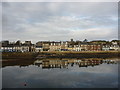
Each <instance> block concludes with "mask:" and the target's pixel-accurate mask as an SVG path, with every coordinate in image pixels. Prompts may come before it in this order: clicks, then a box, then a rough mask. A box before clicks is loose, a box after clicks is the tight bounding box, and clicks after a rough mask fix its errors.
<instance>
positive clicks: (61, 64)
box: [34, 60, 116, 69]
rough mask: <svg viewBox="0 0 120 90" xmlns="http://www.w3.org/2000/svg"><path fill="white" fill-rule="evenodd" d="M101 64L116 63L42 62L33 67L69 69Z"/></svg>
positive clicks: (102, 61) (80, 61) (88, 61)
mask: <svg viewBox="0 0 120 90" xmlns="http://www.w3.org/2000/svg"><path fill="white" fill-rule="evenodd" d="M102 63H109V64H110V63H112V64H115V63H116V61H109V60H106V61H105V60H42V61H40V62H39V61H37V62H36V63H34V65H37V66H38V67H42V68H43V69H45V68H48V69H49V68H68V65H69V64H70V66H71V67H73V66H74V65H78V66H79V67H88V66H92V67H94V66H97V65H100V64H102Z"/></svg>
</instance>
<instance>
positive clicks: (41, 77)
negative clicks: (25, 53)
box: [3, 64, 118, 88]
mask: <svg viewBox="0 0 120 90" xmlns="http://www.w3.org/2000/svg"><path fill="white" fill-rule="evenodd" d="M24 82H26V83H27V86H24ZM12 87H14V88H18V87H19V88H22V87H23V88H25V87H30V88H41V87H45V88H47V87H48V88H78V87H79V88H96V87H103V88H105V87H106V88H115V87H118V65H117V64H100V65H98V66H94V67H92V66H89V67H87V68H86V67H80V68H79V66H77V65H76V64H74V66H73V67H71V65H69V66H68V69H67V68H62V69H60V68H53V69H42V68H41V67H37V66H34V65H30V66H28V67H22V68H20V67H18V66H8V67H5V68H3V88H12Z"/></svg>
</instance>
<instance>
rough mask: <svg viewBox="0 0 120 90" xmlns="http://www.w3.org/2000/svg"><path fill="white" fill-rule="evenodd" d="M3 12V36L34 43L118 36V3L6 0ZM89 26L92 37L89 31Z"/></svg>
mask: <svg viewBox="0 0 120 90" xmlns="http://www.w3.org/2000/svg"><path fill="white" fill-rule="evenodd" d="M2 15H3V22H2V23H3V39H9V40H16V39H21V40H26V39H30V40H33V41H34V42H35V41H37V40H66V39H67V40H68V39H70V38H72V37H74V38H76V39H81V38H88V39H94V38H95V39H99V38H104V39H108V40H109V39H111V38H116V37H117V36H116V33H117V28H116V27H117V3H98V2H97V3H93V2H91V3H78V2H77V3H75V2H72V3H70V2H64V3H63V2H62V3H60V2H59V3H57V2H56V3H48V2H39V3H35V2H34V3H33V2H32V3H30V2H29V3H28V2H27V3H25V2H23V3H22V2H21V3H20V2H17V3H15V2H14V3H13V2H7V3H3V13H2ZM96 28H97V30H96V31H95V29H96ZM88 29H89V30H88ZM92 29H94V32H95V33H94V36H95V37H93V35H91V34H90V33H88V32H92ZM102 29H104V30H105V29H106V31H107V32H106V31H103V30H102ZM99 30H102V31H103V32H104V33H103V34H102V33H101V31H99ZM84 31H85V32H84ZM86 31H88V32H86ZM105 32H106V33H105ZM113 32H114V34H113ZM83 33H85V34H83ZM99 33H100V34H99ZM111 36H112V37H111Z"/></svg>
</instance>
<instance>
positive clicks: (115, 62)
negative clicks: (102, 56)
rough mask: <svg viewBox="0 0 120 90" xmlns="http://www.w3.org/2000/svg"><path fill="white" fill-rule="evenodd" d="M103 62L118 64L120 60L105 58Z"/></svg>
mask: <svg viewBox="0 0 120 90" xmlns="http://www.w3.org/2000/svg"><path fill="white" fill-rule="evenodd" d="M103 63H107V64H117V63H118V61H117V60H108V59H106V60H103Z"/></svg>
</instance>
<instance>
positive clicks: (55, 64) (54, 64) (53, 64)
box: [42, 60, 68, 68]
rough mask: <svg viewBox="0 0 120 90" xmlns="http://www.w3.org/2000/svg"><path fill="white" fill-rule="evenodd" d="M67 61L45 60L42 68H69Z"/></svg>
mask: <svg viewBox="0 0 120 90" xmlns="http://www.w3.org/2000/svg"><path fill="white" fill-rule="evenodd" d="M67 66H68V63H67V60H43V61H42V68H67Z"/></svg>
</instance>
